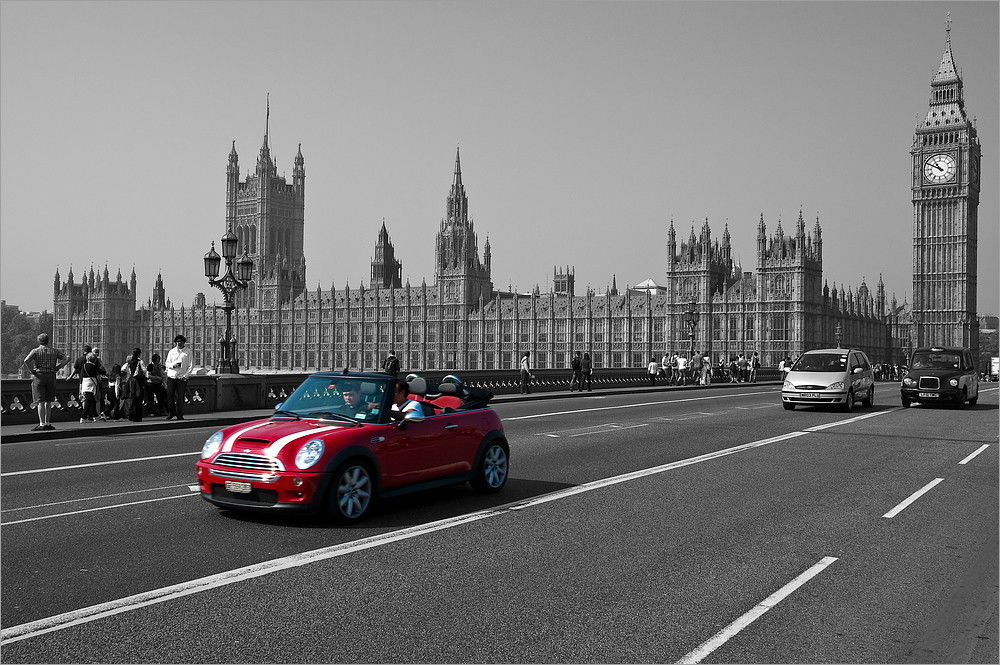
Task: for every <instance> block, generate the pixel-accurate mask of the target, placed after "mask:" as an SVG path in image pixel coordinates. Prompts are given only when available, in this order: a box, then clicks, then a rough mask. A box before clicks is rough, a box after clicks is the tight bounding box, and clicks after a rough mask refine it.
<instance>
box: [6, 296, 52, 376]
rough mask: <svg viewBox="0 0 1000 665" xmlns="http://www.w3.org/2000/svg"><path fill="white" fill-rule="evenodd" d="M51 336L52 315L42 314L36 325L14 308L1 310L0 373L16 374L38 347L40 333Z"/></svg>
mask: <svg viewBox="0 0 1000 665" xmlns="http://www.w3.org/2000/svg"><path fill="white" fill-rule="evenodd" d="M43 332H44V333H48V334H49V336H51V335H52V315H51V314H49V313H48V312H44V313H43V314H42V315H41V317H40V318H39V320H38V322H37V323H36V322H35V321H34V320H32V319H30V318H28V316H27V315H25V314H24V312H20V311H18V310H17V309H16V308H14V307H4V308H3V319H2V321H0V372H2V373H3V374H4V375H11V374H17V373H18V372H19V371H20V370H21V365H22V363H24V358H25V356H27V355H28V352H29V351H31V350H32V349H33V348H35V347H36V346H38V335H39V334H40V333H43Z"/></svg>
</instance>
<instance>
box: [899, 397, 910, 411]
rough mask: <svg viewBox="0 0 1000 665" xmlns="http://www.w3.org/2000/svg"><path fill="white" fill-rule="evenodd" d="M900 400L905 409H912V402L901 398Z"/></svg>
mask: <svg viewBox="0 0 1000 665" xmlns="http://www.w3.org/2000/svg"><path fill="white" fill-rule="evenodd" d="M900 399H901V400H902V402H903V408H904V409H908V408H910V404H911V402H910V400H908V399H906V398H905V397H901V398H900Z"/></svg>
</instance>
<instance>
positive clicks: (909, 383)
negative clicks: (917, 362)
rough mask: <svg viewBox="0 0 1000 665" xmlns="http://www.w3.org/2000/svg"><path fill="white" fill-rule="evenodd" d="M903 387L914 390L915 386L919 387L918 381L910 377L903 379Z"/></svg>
mask: <svg viewBox="0 0 1000 665" xmlns="http://www.w3.org/2000/svg"><path fill="white" fill-rule="evenodd" d="M903 385H904V386H907V387H908V388H912V387H913V386H915V385H917V380H916V379H911V378H910V377H908V376H904V377H903Z"/></svg>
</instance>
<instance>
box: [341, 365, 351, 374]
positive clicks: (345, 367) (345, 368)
mask: <svg viewBox="0 0 1000 665" xmlns="http://www.w3.org/2000/svg"><path fill="white" fill-rule="evenodd" d="M350 370H351V368H350V367H348V366H347V365H345V366H344V371H342V372H341V374H349V373H350Z"/></svg>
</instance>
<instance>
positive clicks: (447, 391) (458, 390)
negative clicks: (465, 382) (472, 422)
mask: <svg viewBox="0 0 1000 665" xmlns="http://www.w3.org/2000/svg"><path fill="white" fill-rule="evenodd" d="M438 392H440V393H441V394H442V395H452V396H455V397H459V396H461V394H462V386H460V385H456V384H454V383H442V384H441V385H439V386H438Z"/></svg>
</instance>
